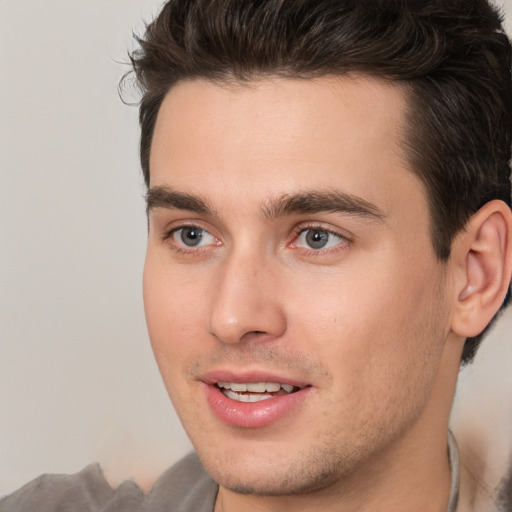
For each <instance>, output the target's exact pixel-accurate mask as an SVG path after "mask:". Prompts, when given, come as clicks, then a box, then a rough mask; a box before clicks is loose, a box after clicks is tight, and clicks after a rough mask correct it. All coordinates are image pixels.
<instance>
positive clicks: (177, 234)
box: [172, 226, 215, 247]
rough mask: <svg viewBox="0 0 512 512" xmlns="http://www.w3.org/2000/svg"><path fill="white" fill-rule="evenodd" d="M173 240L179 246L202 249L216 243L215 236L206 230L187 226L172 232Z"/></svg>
mask: <svg viewBox="0 0 512 512" xmlns="http://www.w3.org/2000/svg"><path fill="white" fill-rule="evenodd" d="M172 239H173V241H174V242H175V243H176V244H177V245H182V246H183V245H184V246H186V247H200V246H205V245H212V244H213V243H214V241H215V238H214V236H213V235H211V234H210V233H208V231H206V230H205V229H201V228H198V227H196V226H186V227H183V228H179V229H176V230H174V231H173V232H172Z"/></svg>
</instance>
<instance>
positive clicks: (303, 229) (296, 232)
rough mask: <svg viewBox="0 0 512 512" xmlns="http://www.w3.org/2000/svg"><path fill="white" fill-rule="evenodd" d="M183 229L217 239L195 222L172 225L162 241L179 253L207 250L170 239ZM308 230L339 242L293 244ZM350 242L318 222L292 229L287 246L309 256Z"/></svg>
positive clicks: (331, 252)
mask: <svg viewBox="0 0 512 512" xmlns="http://www.w3.org/2000/svg"><path fill="white" fill-rule="evenodd" d="M185 229H190V230H194V229H195V230H197V231H201V232H202V233H208V235H210V236H211V237H212V238H214V239H215V240H218V239H217V238H216V237H215V236H214V235H212V234H211V233H210V232H209V231H208V230H206V229H204V228H203V227H201V226H199V225H197V224H183V225H180V226H178V227H173V228H172V229H169V230H168V231H166V232H165V233H164V234H163V236H162V241H163V242H166V243H170V245H171V246H172V249H173V250H174V251H175V252H177V253H180V254H200V253H202V252H203V251H206V250H208V247H210V245H204V246H202V245H200V246H197V247H194V246H190V247H187V246H186V245H179V243H177V242H175V241H173V240H172V238H173V236H174V235H175V234H177V233H178V232H179V231H182V230H185ZM308 231H318V232H321V233H326V234H328V235H330V236H333V237H335V238H337V239H338V240H339V242H338V243H336V244H335V246H334V247H328V248H327V249H323V248H318V249H314V248H309V249H308V248H305V247H297V246H294V245H295V244H296V243H297V241H298V240H299V237H300V236H301V235H303V234H304V233H306V232H308ZM351 242H352V240H351V239H350V238H348V237H347V236H345V235H341V234H340V233H337V232H336V231H333V230H331V229H327V228H326V227H325V226H322V225H319V224H311V225H301V226H298V227H296V228H295V229H294V231H293V240H292V242H288V243H287V247H291V248H292V249H294V250H300V251H301V252H302V254H305V255H306V256H310V255H311V256H325V255H328V254H333V253H336V252H339V251H342V250H345V249H346V247H347V245H348V244H350V243H351ZM327 243H328V242H327ZM216 245H221V242H220V241H219V243H218V244H216Z"/></svg>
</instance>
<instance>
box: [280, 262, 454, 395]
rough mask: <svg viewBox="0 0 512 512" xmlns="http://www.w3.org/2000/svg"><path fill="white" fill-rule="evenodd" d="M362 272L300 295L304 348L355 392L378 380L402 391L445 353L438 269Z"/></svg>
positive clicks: (297, 329) (299, 332) (297, 314)
mask: <svg viewBox="0 0 512 512" xmlns="http://www.w3.org/2000/svg"><path fill="white" fill-rule="evenodd" d="M362 268H366V269H367V271H366V272H364V274H362V273H359V274H358V273H356V272H352V273H351V272H345V273H343V275H339V276H328V277H327V278H326V279H323V280H321V281H320V280H317V283H316V285H315V286H314V287H312V286H309V288H308V287H306V286H302V287H301V288H302V289H307V290H308V293H307V294H304V293H302V294H301V293H300V290H295V291H294V294H293V295H294V297H295V301H296V302H295V304H294V312H293V313H290V317H294V318H295V320H296V322H297V323H296V325H295V326H293V323H292V324H291V325H292V329H294V333H295V337H296V338H297V339H301V338H302V339H305V340H307V342H306V341H305V343H307V344H308V347H304V348H306V349H308V350H311V349H312V350H314V353H315V354H318V356H319V357H320V358H321V359H322V360H323V361H324V362H325V364H327V365H329V367H330V370H331V372H332V374H333V375H337V377H336V378H337V379H338V381H339V382H340V387H343V389H345V390H347V392H349V393H350V392H356V390H360V391H362V388H363V387H365V386H372V385H379V386H380V384H378V382H382V387H384V383H387V384H386V385H394V384H393V382H395V383H396V384H395V385H397V386H398V385H400V383H401V382H403V381H404V380H405V379H407V378H408V377H407V376H408V375H410V374H411V373H414V372H416V373H417V372H418V371H419V372H420V373H421V372H422V369H421V368H419V369H418V366H419V364H420V363H419V361H421V359H422V358H425V357H428V360H429V361H434V360H435V358H436V357H438V356H439V355H440V350H441V348H442V340H443V332H444V329H445V327H444V321H443V319H442V304H441V303H440V298H439V297H438V294H437V292H436V279H437V278H440V277H439V276H438V277H436V275H437V273H436V272H434V271H433V270H431V271H430V273H426V271H425V272H416V271H415V273H414V274H413V273H411V272H410V273H409V274H407V272H406V271H405V270H402V269H403V268H413V266H412V265H403V266H402V265H397V266H395V267H392V266H391V265H388V266H387V267H386V270H385V271H384V269H382V268H381V269H380V270H374V271H373V272H371V271H370V269H371V267H370V265H367V266H366V267H364V265H363V267H362ZM425 275H429V276H430V278H429V279H426V278H425ZM304 311H307V312H308V314H307V315H304ZM424 366H425V368H424V370H425V373H429V374H430V373H432V371H433V370H432V367H429V368H428V367H427V366H428V364H425V365H424Z"/></svg>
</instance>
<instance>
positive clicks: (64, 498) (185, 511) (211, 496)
mask: <svg viewBox="0 0 512 512" xmlns="http://www.w3.org/2000/svg"><path fill="white" fill-rule="evenodd" d="M216 496H217V485H216V484H215V483H214V482H213V480H211V478H210V477H209V476H208V474H207V473H206V471H205V470H204V468H203V466H202V465H201V463H200V462H199V459H198V458H197V455H195V454H190V455H188V456H186V457H185V458H184V459H182V460H180V461H179V462H178V463H177V464H175V465H174V466H172V467H171V468H170V469H168V470H167V471H166V472H165V473H163V475H162V476H161V477H160V478H159V479H158V480H157V482H156V483H155V485H154V486H153V489H152V490H151V492H150V493H149V494H147V495H145V494H144V493H143V492H142V490H141V489H140V488H139V487H138V486H137V484H135V483H134V482H132V481H129V480H128V481H125V482H123V483H122V484H121V485H119V486H118V487H117V488H116V489H112V487H110V485H109V484H108V482H107V481H106V480H105V478H104V476H103V473H102V472H101V469H100V467H99V465H98V464H91V465H89V466H87V467H86V468H84V469H83V470H82V471H80V472H78V473H75V474H72V475H58V474H46V475H41V476H39V477H38V478H36V479H34V480H32V481H31V482H29V483H27V484H26V485H24V486H23V487H21V488H20V489H18V490H17V491H15V492H14V493H12V494H10V495H9V496H6V497H4V498H3V499H0V512H35V511H37V512H67V511H69V512H71V511H72V512H114V511H119V510H122V511H123V512H190V511H194V512H211V511H212V510H213V508H214V504H215V498H216Z"/></svg>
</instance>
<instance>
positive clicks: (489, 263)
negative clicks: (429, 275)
mask: <svg viewBox="0 0 512 512" xmlns="http://www.w3.org/2000/svg"><path fill="white" fill-rule="evenodd" d="M452 257H453V258H454V260H455V261H454V263H455V265H456V268H457V278H456V280H455V290H454V291H455V294H456V295H455V298H456V307H455V310H454V314H453V316H452V324H451V327H452V331H453V332H455V333H456V334H458V335H460V336H463V337H466V338H469V337H473V336H477V335H478V334H480V333H481V332H482V331H483V330H484V329H485V327H486V326H487V324H488V323H489V322H490V321H491V319H492V318H493V316H494V315H495V314H496V312H497V311H498V309H499V308H500V306H501V304H502V302H503V300H504V298H505V295H506V293H507V290H508V289H509V286H510V276H511V272H512V213H511V211H510V208H509V207H508V206H507V205H506V204H505V203H504V202H503V201H498V200H495V201H490V202H489V203H487V204H485V205H484V206H483V207H482V208H481V209H480V210H478V212H477V213H475V214H474V215H473V216H472V217H471V218H470V219H469V221H468V223H467V225H466V228H465V230H464V231H463V232H462V233H461V234H460V235H459V236H457V238H456V239H455V240H454V242H453V247H452Z"/></svg>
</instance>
